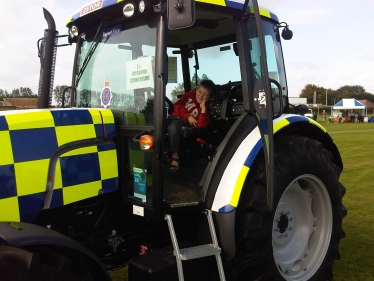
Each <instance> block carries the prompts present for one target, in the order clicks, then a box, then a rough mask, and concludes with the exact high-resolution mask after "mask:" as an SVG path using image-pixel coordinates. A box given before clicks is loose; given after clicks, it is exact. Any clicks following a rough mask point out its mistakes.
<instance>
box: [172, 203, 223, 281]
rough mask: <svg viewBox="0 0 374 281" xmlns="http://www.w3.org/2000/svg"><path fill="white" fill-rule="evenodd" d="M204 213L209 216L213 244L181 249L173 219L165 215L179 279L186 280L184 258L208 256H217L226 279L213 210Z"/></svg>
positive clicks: (220, 275) (220, 270)
mask: <svg viewBox="0 0 374 281" xmlns="http://www.w3.org/2000/svg"><path fill="white" fill-rule="evenodd" d="M204 214H205V215H206V216H207V217H208V223H209V230H210V234H211V236H212V242H213V244H206V245H200V246H195V247H190V248H184V249H179V246H178V241H177V236H176V235H175V231H174V225H173V221H172V218H171V216H170V215H165V220H166V221H167V223H168V227H169V231H170V236H171V240H172V242H173V247H174V256H175V258H176V260H177V268H178V276H179V281H184V276H183V267H182V260H192V259H198V258H202V257H208V256H216V262H217V267H218V272H219V278H220V280H221V281H225V280H226V279H225V273H224V272H223V266H222V260H221V248H220V247H219V246H218V241H217V236H216V231H215V229H214V223H213V218H212V211H210V210H204Z"/></svg>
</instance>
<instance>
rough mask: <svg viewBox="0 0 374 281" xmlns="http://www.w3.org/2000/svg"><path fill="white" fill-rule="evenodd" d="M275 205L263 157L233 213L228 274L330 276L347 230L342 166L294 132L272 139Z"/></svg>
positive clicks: (294, 279) (293, 280) (292, 279)
mask: <svg viewBox="0 0 374 281" xmlns="http://www.w3.org/2000/svg"><path fill="white" fill-rule="evenodd" d="M274 157H275V161H274V205H275V208H274V210H275V213H274V214H270V213H269V212H268V211H267V208H266V177H265V176H266V175H265V166H264V160H263V158H261V157H260V158H259V159H257V160H256V161H255V163H254V164H253V166H252V167H251V171H250V175H249V177H248V178H247V181H246V183H245V186H244V188H243V191H242V195H241V198H240V202H239V205H238V209H237V215H236V249H237V251H236V256H235V257H234V259H233V260H232V261H231V262H230V264H229V266H228V268H229V271H230V273H229V275H230V276H229V278H230V279H231V280H235V281H239V280H246V281H249V280H289V281H302V280H314V281H316V280H321V281H322V280H326V279H328V280H331V279H332V266H333V263H334V261H335V259H338V258H339V257H340V255H339V252H338V246H339V241H340V239H341V238H342V237H344V236H345V234H344V231H343V230H342V219H343V217H344V216H345V215H346V210H345V208H344V207H343V205H342V197H343V195H344V193H345V189H344V187H343V186H342V185H341V184H340V183H339V175H340V173H341V170H340V169H339V168H338V167H337V166H336V165H334V164H333V162H332V155H331V153H330V152H328V151H327V150H325V149H324V148H323V147H322V145H321V143H319V142H316V141H314V140H311V139H308V138H303V137H298V136H282V137H278V138H277V139H276V140H275V155H274Z"/></svg>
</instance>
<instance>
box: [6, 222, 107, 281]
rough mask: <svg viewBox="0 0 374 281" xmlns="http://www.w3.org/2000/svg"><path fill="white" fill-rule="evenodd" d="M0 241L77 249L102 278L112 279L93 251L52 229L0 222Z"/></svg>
mask: <svg viewBox="0 0 374 281" xmlns="http://www.w3.org/2000/svg"><path fill="white" fill-rule="evenodd" d="M0 243H6V244H10V245H12V246H16V247H25V246H31V245H47V246H48V245H49V246H60V247H64V248H67V249H71V250H75V251H77V252H79V253H81V254H82V256H83V257H85V260H86V261H87V262H88V263H89V264H91V265H92V267H91V268H95V269H96V272H95V273H96V274H100V275H99V276H100V280H103V281H105V280H111V277H110V275H109V273H108V271H107V270H106V268H105V265H104V264H103V263H102V262H101V260H100V259H99V258H98V257H97V256H95V255H94V254H93V253H92V252H91V251H89V250H88V249H87V248H85V247H84V246H83V245H81V244H79V243H78V242H76V241H75V240H73V239H71V238H69V237H67V236H65V235H63V234H61V233H59V232H56V231H54V230H52V229H49V228H46V227H41V226H38V225H34V224H29V223H24V222H0Z"/></svg>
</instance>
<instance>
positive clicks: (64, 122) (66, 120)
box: [51, 109, 93, 126]
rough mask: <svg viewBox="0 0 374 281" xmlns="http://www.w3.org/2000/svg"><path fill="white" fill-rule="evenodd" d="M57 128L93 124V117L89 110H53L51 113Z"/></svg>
mask: <svg viewBox="0 0 374 281" xmlns="http://www.w3.org/2000/svg"><path fill="white" fill-rule="evenodd" d="M51 113H52V116H53V118H54V120H55V125H56V126H69V125H81V124H92V123H93V122H92V116H91V114H90V112H89V111H88V110H78V109H76V110H74V109H72V110H53V111H51Z"/></svg>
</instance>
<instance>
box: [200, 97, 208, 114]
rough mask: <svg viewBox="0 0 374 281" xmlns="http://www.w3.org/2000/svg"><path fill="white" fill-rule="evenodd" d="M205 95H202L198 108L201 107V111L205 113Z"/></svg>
mask: <svg viewBox="0 0 374 281" xmlns="http://www.w3.org/2000/svg"><path fill="white" fill-rule="evenodd" d="M206 101H207V99H206V97H204V99H203V100H202V101H201V102H200V108H201V113H205V112H206V104H205V103H206Z"/></svg>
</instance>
